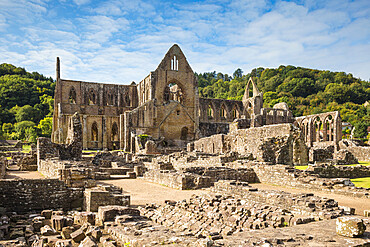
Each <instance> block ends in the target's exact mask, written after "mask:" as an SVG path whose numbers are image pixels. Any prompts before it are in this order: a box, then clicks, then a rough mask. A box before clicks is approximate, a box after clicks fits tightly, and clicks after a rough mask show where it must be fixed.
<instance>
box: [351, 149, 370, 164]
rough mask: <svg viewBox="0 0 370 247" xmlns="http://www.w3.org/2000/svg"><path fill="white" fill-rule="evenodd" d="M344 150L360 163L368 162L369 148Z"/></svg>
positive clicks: (369, 159)
mask: <svg viewBox="0 0 370 247" xmlns="http://www.w3.org/2000/svg"><path fill="white" fill-rule="evenodd" d="M346 150H348V151H350V152H351V153H352V154H353V155H354V156H355V157H356V158H357V159H358V160H360V161H370V147H347V148H346Z"/></svg>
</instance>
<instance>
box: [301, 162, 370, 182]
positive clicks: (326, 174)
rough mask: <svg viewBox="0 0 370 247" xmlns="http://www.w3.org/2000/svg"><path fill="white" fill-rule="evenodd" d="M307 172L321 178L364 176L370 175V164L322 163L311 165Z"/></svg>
mask: <svg viewBox="0 0 370 247" xmlns="http://www.w3.org/2000/svg"><path fill="white" fill-rule="evenodd" d="M305 172H306V173H308V174H316V175H318V176H319V177H320V178H351V179H352V178H363V177H370V166H361V165H358V166H334V165H322V166H314V167H309V168H308V169H307V170H305Z"/></svg>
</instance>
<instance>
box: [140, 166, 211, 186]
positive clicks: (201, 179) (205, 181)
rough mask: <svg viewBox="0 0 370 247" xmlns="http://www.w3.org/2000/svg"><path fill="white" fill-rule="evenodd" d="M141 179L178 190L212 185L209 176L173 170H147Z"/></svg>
mask: <svg viewBox="0 0 370 247" xmlns="http://www.w3.org/2000/svg"><path fill="white" fill-rule="evenodd" d="M143 179H144V180H146V181H150V182H153V183H157V184H161V185H164V186H167V187H170V188H174V189H180V190H189V189H200V188H207V187H210V186H212V185H213V179H212V178H211V177H207V176H200V175H197V174H192V173H184V172H178V171H175V170H149V171H147V172H146V173H144V175H143Z"/></svg>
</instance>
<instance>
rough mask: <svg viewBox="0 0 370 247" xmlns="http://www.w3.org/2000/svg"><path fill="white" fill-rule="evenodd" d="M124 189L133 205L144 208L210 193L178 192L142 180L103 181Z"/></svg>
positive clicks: (201, 191)
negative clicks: (146, 205) (147, 205)
mask: <svg viewBox="0 0 370 247" xmlns="http://www.w3.org/2000/svg"><path fill="white" fill-rule="evenodd" d="M100 182H103V183H108V184H112V185H115V186H118V187H120V188H122V189H123V190H124V191H127V192H129V193H130V195H131V205H133V206H139V205H141V206H143V205H145V204H146V203H157V204H163V203H164V201H165V200H174V201H180V200H184V199H189V198H190V197H191V196H192V195H193V194H196V195H201V194H206V193H208V191H207V190H177V189H172V188H169V187H165V186H162V185H159V184H154V183H150V182H147V181H144V180H141V179H117V180H101V181H100Z"/></svg>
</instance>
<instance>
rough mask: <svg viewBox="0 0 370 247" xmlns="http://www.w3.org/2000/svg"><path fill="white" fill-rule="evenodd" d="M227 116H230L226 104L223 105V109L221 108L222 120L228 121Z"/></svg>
mask: <svg viewBox="0 0 370 247" xmlns="http://www.w3.org/2000/svg"><path fill="white" fill-rule="evenodd" d="M227 116H228V110H227V107H226V105H225V104H224V103H222V104H221V108H220V119H221V120H225V119H227Z"/></svg>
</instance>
